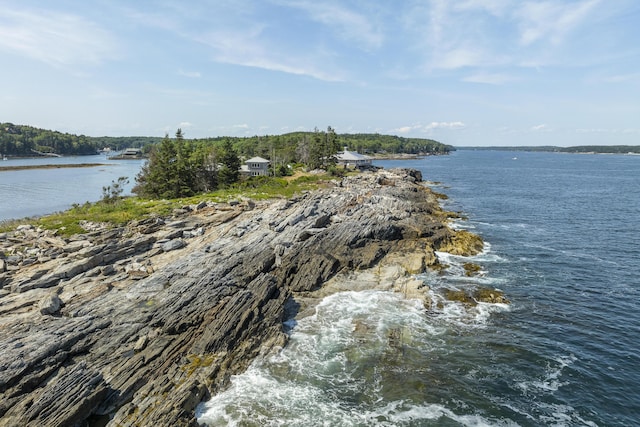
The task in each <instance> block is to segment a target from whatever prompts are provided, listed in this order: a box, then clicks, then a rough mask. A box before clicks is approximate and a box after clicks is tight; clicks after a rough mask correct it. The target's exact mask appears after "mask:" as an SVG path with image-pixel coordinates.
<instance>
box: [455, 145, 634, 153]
mask: <svg viewBox="0 0 640 427" xmlns="http://www.w3.org/2000/svg"><path fill="white" fill-rule="evenodd" d="M456 149H457V150H491V151H533V152H554V153H578V154H640V145H577V146H574V147H555V146H552V145H541V146H523V147H516V146H511V147H498V146H491V147H456Z"/></svg>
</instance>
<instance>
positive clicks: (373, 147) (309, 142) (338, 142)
mask: <svg viewBox="0 0 640 427" xmlns="http://www.w3.org/2000/svg"><path fill="white" fill-rule="evenodd" d="M321 138H325V141H324V144H325V145H326V146H329V145H331V146H335V147H338V149H340V148H342V147H344V146H348V147H349V149H350V150H352V151H358V152H360V153H366V154H375V153H392V154H396V153H409V154H425V155H429V154H446V153H448V152H449V151H450V150H453V147H451V146H449V145H445V144H442V143H440V142H438V141H434V140H432V139H423V138H405V137H400V136H395V135H381V134H367V133H362V134H337V133H336V132H335V130H334V129H332V128H331V127H329V128H328V129H327V131H319V130H318V129H314V130H313V131H312V132H292V133H287V134H283V135H264V136H257V135H256V136H250V137H215V138H202V139H192V140H190V141H191V143H193V144H196V145H199V144H214V145H215V144H219V143H221V142H222V141H226V140H229V141H231V143H232V145H233V147H234V149H235V150H236V151H237V152H238V155H239V156H241V157H247V158H249V157H254V156H260V157H264V158H266V159H270V160H271V161H272V162H274V163H277V164H278V165H279V166H280V165H286V164H291V163H309V161H311V162H313V161H314V160H315V159H316V158H317V156H316V154H318V153H316V152H314V150H315V149H316V147H318V146H319V145H320V142H321V141H319V139H321ZM327 138H328V139H327ZM162 140H163V138H162V137H147V136H127V137H108V136H101V137H92V136H86V135H74V134H69V133H62V132H57V131H51V130H45V129H39V128H35V127H32V126H25V125H14V124H12V123H2V124H0V154H2V155H6V156H24V157H26V156H32V155H33V154H34V153H33V151H34V150H35V151H39V152H42V153H56V154H61V155H85V154H95V153H96V152H98V151H99V150H101V149H103V148H110V149H111V150H113V151H120V150H124V149H125V148H141V149H142V150H143V151H144V152H146V153H149V152H150V151H151V147H153V146H155V145H157V144H160V143H161V141H162ZM321 150H322V149H321Z"/></svg>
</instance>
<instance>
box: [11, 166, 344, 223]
mask: <svg viewBox="0 0 640 427" xmlns="http://www.w3.org/2000/svg"><path fill="white" fill-rule="evenodd" d="M330 179H332V177H330V176H328V175H309V176H302V177H299V178H297V179H293V180H290V181H287V180H285V179H283V178H273V177H253V178H250V179H248V180H246V181H243V182H240V183H237V184H235V185H234V186H232V187H230V188H226V189H221V190H217V191H214V192H211V193H206V194H199V195H196V196H192V197H186V198H180V199H171V200H149V199H141V198H139V197H125V198H122V199H119V200H117V201H115V202H112V203H107V202H105V201H99V202H95V203H88V202H87V203H85V204H82V205H74V206H73V207H72V208H71V209H69V210H67V211H64V212H58V213H54V214H51V215H47V216H43V217H40V218H26V219H22V220H12V221H5V222H1V223H0V232H3V231H11V230H14V229H15V228H16V227H17V226H18V225H20V224H33V225H35V226H37V227H41V228H43V229H47V230H58V233H59V234H60V235H72V234H78V233H84V232H85V230H84V229H83V228H82V227H81V226H80V223H81V222H82V221H93V222H103V223H108V224H112V225H113V226H120V225H124V224H126V223H128V222H129V221H132V220H139V219H142V218H146V217H148V216H167V215H169V214H171V212H172V211H173V209H176V208H179V207H182V206H185V205H194V204H198V203H200V202H203V201H211V202H217V203H226V202H229V201H230V200H234V199H239V198H250V199H254V200H266V199H273V198H291V197H293V196H294V195H295V194H299V193H301V192H303V191H308V190H313V189H316V188H319V187H321V186H322V185H323V184H326V183H327V182H328V181H329V180H330Z"/></svg>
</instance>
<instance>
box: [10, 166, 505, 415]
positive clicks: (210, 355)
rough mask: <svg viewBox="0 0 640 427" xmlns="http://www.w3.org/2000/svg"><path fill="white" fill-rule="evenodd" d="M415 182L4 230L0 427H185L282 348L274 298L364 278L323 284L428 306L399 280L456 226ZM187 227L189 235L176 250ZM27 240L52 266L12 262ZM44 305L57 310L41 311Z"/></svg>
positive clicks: (279, 302)
mask: <svg viewBox="0 0 640 427" xmlns="http://www.w3.org/2000/svg"><path fill="white" fill-rule="evenodd" d="M420 178H421V177H420V176H419V175H418V174H416V173H415V172H412V171H408V170H393V171H379V172H376V173H366V174H360V175H356V176H350V177H346V178H344V179H342V180H335V182H334V184H333V185H334V187H330V186H328V187H327V188H323V189H319V190H317V191H312V192H306V193H303V194H301V195H298V196H296V197H295V198H293V199H291V200H275V201H256V202H253V203H254V204H255V205H254V206H253V208H252V209H246V207H250V206H251V203H249V202H247V203H246V206H245V207H239V208H237V207H233V206H235V205H238V204H239V202H237V201H236V202H237V203H233V201H232V203H230V205H232V206H231V207H230V206H229V205H224V204H219V205H216V207H215V209H204V207H201V208H198V209H191V208H190V209H183V210H181V211H180V212H179V214H180V220H178V222H173V223H172V224H170V225H167V224H165V222H171V221H176V220H175V218H174V219H170V218H166V219H160V218H152V219H147V220H143V221H139V222H135V223H131V224H128V225H127V226H126V227H115V228H101V229H97V230H95V231H91V232H88V233H87V234H84V235H82V236H77V237H74V238H70V239H68V242H64V241H62V239H60V238H58V237H55V238H54V237H52V236H51V235H48V234H47V233H46V232H45V231H42V230H37V229H35V228H34V227H23V228H21V229H20V230H19V231H16V232H9V233H8V234H7V237H6V238H5V239H2V240H0V253H7V254H11V255H9V256H7V257H6V259H5V264H6V267H7V271H6V272H2V273H0V279H1V280H2V283H1V284H2V286H3V289H5V291H4V292H2V293H0V314H1V318H2V322H1V323H0V348H1V349H2V351H0V393H2V399H0V427H4V426H16V425H20V426H42V425H69V426H75V425H87V420H88V419H89V418H92V419H94V420H95V419H98V418H100V419H101V420H103V424H102V425H105V424H106V425H107V426H118V427H125V426H156V425H176V426H180V425H182V426H196V421H195V418H194V408H195V406H196V405H197V403H198V402H199V401H201V400H202V399H203V398H206V397H207V396H209V395H210V394H214V393H216V392H218V391H220V390H221V389H222V388H224V387H225V386H226V385H227V384H228V382H229V378H230V377H231V375H234V374H237V373H239V372H241V371H243V370H244V369H246V368H247V366H248V365H249V363H250V362H251V361H252V360H253V359H254V358H255V357H257V356H258V355H259V354H261V353H264V352H265V351H269V349H270V348H277V347H279V346H282V345H284V344H285V343H286V339H287V336H286V334H285V333H284V330H283V324H282V322H283V320H284V318H285V305H286V306H287V307H296V306H297V307H302V306H303V305H302V301H303V299H304V297H303V295H304V294H305V293H308V292H310V291H313V290H314V289H317V291H316V292H320V291H326V292H330V291H331V290H332V289H337V288H336V287H335V286H337V285H335V284H334V285H326V284H327V282H329V283H331V280H332V278H336V277H338V275H348V274H350V272H359V273H358V274H364V275H365V279H363V278H362V277H359V278H358V280H355V281H353V282H349V281H344V280H339V281H338V280H336V281H335V283H339V284H340V286H347V285H349V286H353V288H354V289H355V288H357V287H360V288H361V289H364V288H363V287H364V286H369V285H371V286H382V287H383V288H385V289H393V288H394V286H400V285H398V284H401V283H404V285H402V286H400V287H399V288H396V289H397V290H398V291H401V292H404V293H405V294H406V295H407V297H411V298H421V299H422V300H423V303H424V304H425V306H427V305H428V303H429V301H428V300H427V299H426V295H427V292H426V291H427V290H428V288H427V287H425V286H424V285H423V284H421V282H420V281H415V280H413V279H412V278H411V276H410V274H409V273H410V272H413V271H414V270H415V271H418V270H421V269H424V268H426V267H427V266H429V265H435V264H437V258H436V257H435V253H434V249H435V248H438V250H442V248H443V247H445V246H446V245H447V244H450V243H451V242H455V241H456V240H455V236H456V234H457V232H455V231H454V230H451V229H450V228H449V227H448V226H447V225H446V222H445V221H446V215H444V214H442V211H441V210H440V208H439V206H438V202H437V198H436V196H435V195H433V193H431V192H430V190H428V189H427V188H426V187H425V186H423V185H422V184H421V183H420V182H419V180H420ZM381 183H384V184H385V185H381ZM199 230H203V232H202V234H201V233H200V231H199ZM204 230H206V233H204ZM194 232H195V235H194ZM196 235H197V236H196ZM183 236H184V237H186V236H192V237H197V238H194V239H192V240H189V245H188V246H186V242H185V241H184V240H183ZM45 237H46V239H45ZM47 239H49V240H47ZM27 242H29V244H27ZM33 242H39V243H38V248H39V250H40V251H41V252H40V255H38V256H39V257H40V258H39V259H42V257H43V254H49V255H47V256H49V257H50V260H48V261H46V262H43V263H35V264H33V265H29V266H18V264H19V262H20V261H22V259H23V258H24V256H23V255H22V253H23V252H22V251H23V249H25V248H27V247H31V246H33ZM78 242H83V243H78ZM165 246H166V248H167V249H168V251H167V250H165ZM65 247H66V248H67V251H65V250H64V248H65ZM71 248H74V250H73V251H72V250H69V249H71ZM76 248H77V250H75V249H76ZM12 257H14V258H12ZM136 263H137V264H138V265H139V267H140V268H129V272H127V271H125V270H127V266H135V265H136ZM151 266H153V268H150V267H151ZM374 267H375V268H374ZM143 268H144V274H142V273H141V274H138V273H133V274H132V272H137V271H140V272H142V269H143ZM374 270H375V271H377V273H375V274H374V273H373V271H374ZM367 278H369V279H367ZM325 285H326V286H328V287H325ZM53 286H56V292H54V293H51V291H50V290H48V289H45V288H51V287H53ZM332 286H333V287H332ZM7 289H11V291H12V292H11V293H8V292H7V291H6V290H7ZM56 297H57V298H58V300H59V301H60V307H59V308H56V307H55V301H54V300H55V298H56ZM494 297H495V295H494ZM45 299H50V300H51V301H50V303H51V304H49V305H48V306H47V307H49V308H47V309H46V310H45V311H47V312H50V314H55V315H46V316H43V315H42V314H41V312H40V304H39V303H40V302H41V301H44V300H45ZM62 301H64V305H62V303H61V302H62ZM292 301H293V303H292ZM287 302H289V304H288V305H287V304H286V303H287ZM42 307H43V308H44V307H45V304H44V303H43V305H42ZM300 309H301V310H302V309H303V308H300ZM392 338H393V337H392ZM395 338H397V337H395ZM395 338H394V339H395ZM400 338H401V337H400ZM390 339H391V338H390Z"/></svg>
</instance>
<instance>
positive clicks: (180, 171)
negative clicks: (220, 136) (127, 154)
mask: <svg viewBox="0 0 640 427" xmlns="http://www.w3.org/2000/svg"><path fill="white" fill-rule="evenodd" d="M190 150H191V147H190V146H189V145H187V143H185V141H184V139H183V137H182V131H181V130H180V129H178V132H176V139H175V140H171V139H170V138H169V135H165V137H164V139H163V140H162V142H160V144H159V145H156V146H154V147H153V149H152V150H151V152H150V154H149V160H148V161H147V163H145V165H144V166H143V167H142V169H141V171H140V173H139V174H138V176H136V182H137V185H136V186H135V187H134V188H133V190H132V191H133V192H134V193H136V194H138V195H140V196H142V197H158V198H163V199H175V198H178V197H185V196H190V195H193V194H194V191H195V182H196V179H195V175H196V173H195V168H194V165H193V163H192V161H191V154H190Z"/></svg>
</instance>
